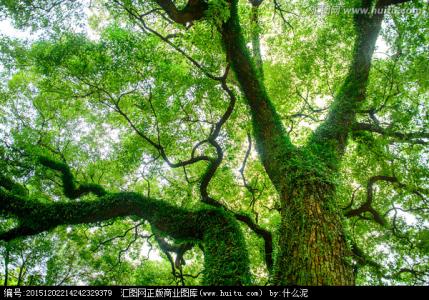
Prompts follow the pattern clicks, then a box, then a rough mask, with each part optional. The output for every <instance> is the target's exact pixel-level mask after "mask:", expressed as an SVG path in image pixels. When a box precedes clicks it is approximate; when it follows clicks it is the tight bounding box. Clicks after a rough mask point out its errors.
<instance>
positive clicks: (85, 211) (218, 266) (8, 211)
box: [0, 188, 250, 285]
mask: <svg viewBox="0 0 429 300" xmlns="http://www.w3.org/2000/svg"><path fill="white" fill-rule="evenodd" d="M0 213H2V214H4V215H8V216H12V217H15V218H17V219H18V221H19V225H18V226H17V227H15V228H13V229H11V230H9V231H6V232H1V233H0V240H4V241H9V240H12V239H16V238H19V237H25V236H29V235H35V234H38V233H41V232H44V231H49V230H51V229H53V228H55V227H57V226H60V225H75V224H88V223H95V222H101V221H105V220H110V219H113V218H116V217H126V216H137V217H140V218H142V219H143V220H146V221H148V222H149V223H150V224H151V225H152V226H154V227H155V228H157V230H159V231H161V232H163V233H165V234H167V235H169V236H171V237H172V238H174V239H180V240H183V239H186V240H189V241H201V242H202V244H203V245H204V254H205V268H204V283H205V284H208V285H242V284H248V283H249V282H250V272H249V268H248V257H247V252H246V247H245V243H244V237H243V236H242V233H241V231H240V228H239V226H238V224H237V223H236V221H235V219H234V218H233V217H232V216H231V215H230V214H229V213H226V212H224V211H222V210H218V209H202V210H199V211H189V210H185V209H182V208H179V207H176V206H173V205H170V204H168V203H167V202H165V201H163V200H158V199H152V198H148V197H145V196H143V195H141V194H138V193H131V192H122V193H106V194H105V195H104V196H101V197H99V198H98V199H96V200H82V201H74V202H70V201H68V202H65V201H51V202H46V201H39V200H38V199H34V198H31V197H24V196H20V195H16V194H13V193H11V192H10V191H8V190H6V189H4V188H0ZM219 234H222V239H223V241H224V243H221V244H219V243H216V240H217V239H218V235H219Z"/></svg>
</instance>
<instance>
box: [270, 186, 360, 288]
mask: <svg viewBox="0 0 429 300" xmlns="http://www.w3.org/2000/svg"><path fill="white" fill-rule="evenodd" d="M332 189H333V187H332V186H329V185H325V184H323V183H309V184H304V185H302V183H298V184H297V185H296V186H294V188H293V189H292V190H291V191H290V192H289V193H288V194H286V195H283V197H282V198H283V201H284V205H285V207H284V208H283V209H282V213H281V214H282V216H281V217H282V221H281V226H280V228H279V231H278V235H279V241H278V247H279V248H278V253H277V256H276V260H275V267H274V274H273V283H274V284H275V285H354V274H353V268H352V265H351V264H350V261H348V260H347V259H348V257H350V255H351V253H350V251H349V249H348V247H347V244H346V240H345V235H344V233H343V226H342V222H341V219H340V214H339V212H338V210H337V205H336V203H335V198H334V191H333V190H332Z"/></svg>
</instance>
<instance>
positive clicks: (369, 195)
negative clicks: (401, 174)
mask: <svg viewBox="0 0 429 300" xmlns="http://www.w3.org/2000/svg"><path fill="white" fill-rule="evenodd" d="M378 181H387V182H391V183H399V181H398V178H396V177H393V176H383V175H378V176H373V177H371V178H370V179H369V180H368V184H367V187H366V201H365V203H363V204H362V205H361V206H360V207H359V208H356V209H350V210H349V211H347V212H346V213H345V216H346V217H348V218H350V217H354V216H361V215H362V213H364V212H369V213H371V214H372V216H373V218H374V221H375V222H377V223H378V224H380V225H381V226H385V225H386V220H385V219H384V218H383V217H382V216H381V215H380V214H379V213H378V212H377V211H376V210H375V209H374V208H373V207H372V201H373V197H374V194H373V193H374V190H373V186H374V184H376V183H377V182H378Z"/></svg>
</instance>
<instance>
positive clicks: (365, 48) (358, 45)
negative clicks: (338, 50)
mask: <svg viewBox="0 0 429 300" xmlns="http://www.w3.org/2000/svg"><path fill="white" fill-rule="evenodd" d="M367 2H369V3H367V6H368V7H370V6H371V3H370V2H372V1H367ZM383 16H384V15H383V13H376V14H374V15H366V14H357V15H355V28H356V38H355V43H354V50H353V60H352V63H351V66H350V68H349V72H348V75H347V77H346V79H345V81H344V83H343V85H342V87H341V88H340V90H339V92H338V94H337V95H336V97H335V99H334V102H333V103H332V105H331V108H330V110H329V113H328V116H327V119H326V120H325V121H324V122H323V123H322V124H321V125H320V126H319V127H318V128H317V130H316V131H315V132H314V134H313V136H312V137H311V139H310V143H311V144H317V145H323V146H325V147H329V148H331V149H332V151H333V153H335V157H337V158H338V157H340V156H342V154H343V153H344V150H345V147H346V144H347V137H348V133H349V131H350V129H351V127H352V124H353V123H354V119H355V115H356V112H357V110H358V109H359V108H360V107H361V106H362V103H363V102H364V100H365V98H366V89H367V85H368V77H369V72H370V69H371V59H372V55H373V53H374V48H375V43H376V41H377V37H378V34H379V32H380V29H381V23H382V21H383ZM331 155H332V154H331Z"/></svg>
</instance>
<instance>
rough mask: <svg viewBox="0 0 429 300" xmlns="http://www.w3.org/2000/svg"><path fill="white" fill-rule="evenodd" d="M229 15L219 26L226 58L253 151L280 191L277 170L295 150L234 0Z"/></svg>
mask: <svg viewBox="0 0 429 300" xmlns="http://www.w3.org/2000/svg"><path fill="white" fill-rule="evenodd" d="M229 3H230V4H231V10H230V18H229V19H228V21H227V22H225V23H224V24H223V25H222V28H221V29H220V31H221V34H222V41H223V45H224V48H225V52H226V55H227V60H228V62H229V63H230V64H231V67H232V69H233V70H234V72H235V75H236V77H237V79H238V82H239V83H240V86H241V89H242V91H243V93H244V96H245V98H246V101H247V103H248V105H249V107H250V112H251V115H252V122H253V129H254V135H255V139H256V144H257V150H258V153H259V155H260V158H261V161H262V164H263V165H264V168H265V170H266V171H267V174H268V176H269V177H270V179H271V181H272V182H273V184H274V186H275V187H276V188H277V190H281V189H282V186H284V185H283V180H284V174H283V173H282V172H279V170H281V169H282V166H283V165H284V164H283V162H284V161H285V160H287V159H288V156H290V155H291V152H292V151H293V150H294V149H295V148H294V146H293V145H292V143H291V141H290V139H289V137H288V136H287V134H286V132H285V129H284V126H283V124H282V122H281V119H280V117H279V115H278V113H277V111H276V110H275V108H274V106H273V105H272V103H271V101H270V99H269V97H268V95H267V93H266V91H265V87H264V85H263V84H262V82H261V80H260V78H258V72H257V70H256V68H255V65H254V63H253V61H252V59H251V56H250V53H249V50H248V49H247V48H246V43H245V41H244V37H243V35H242V32H241V27H240V24H239V18H238V9H237V0H230V1H229Z"/></svg>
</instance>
